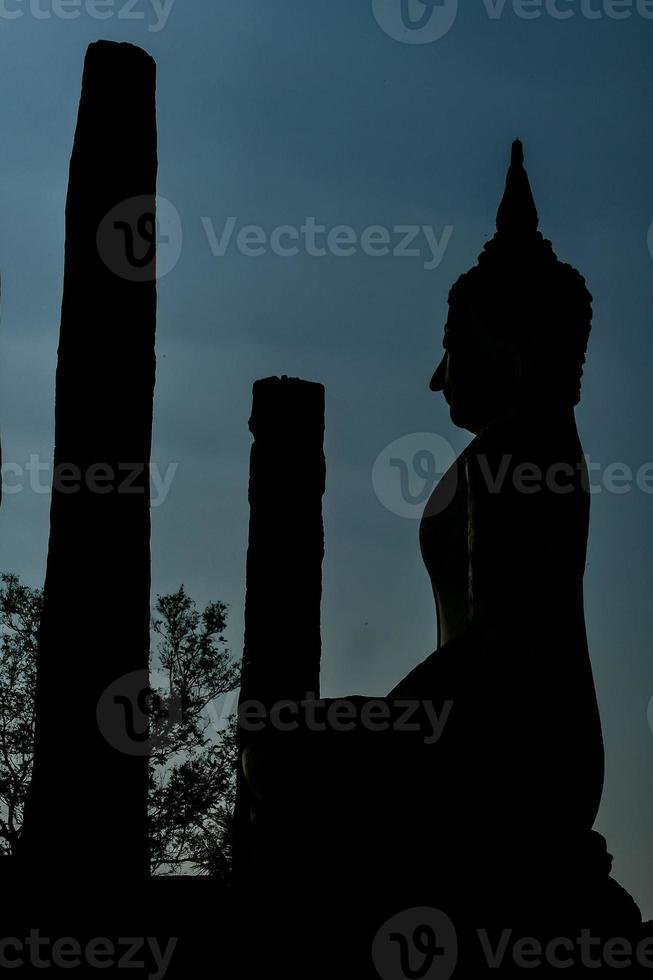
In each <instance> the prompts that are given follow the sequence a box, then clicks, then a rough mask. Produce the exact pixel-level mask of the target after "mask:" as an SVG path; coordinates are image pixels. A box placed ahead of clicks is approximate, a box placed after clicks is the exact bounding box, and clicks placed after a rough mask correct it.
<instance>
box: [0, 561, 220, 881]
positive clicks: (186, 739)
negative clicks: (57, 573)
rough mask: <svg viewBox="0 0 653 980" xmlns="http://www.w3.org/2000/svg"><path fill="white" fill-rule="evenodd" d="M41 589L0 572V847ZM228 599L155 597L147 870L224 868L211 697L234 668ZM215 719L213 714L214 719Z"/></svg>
mask: <svg viewBox="0 0 653 980" xmlns="http://www.w3.org/2000/svg"><path fill="white" fill-rule="evenodd" d="M42 608H43V592H42V590H40V589H31V588H29V587H28V586H26V585H23V584H22V583H21V582H20V581H19V579H18V577H17V576H16V575H12V574H4V575H2V576H0V854H4V855H11V854H14V853H15V849H16V844H17V841H18V839H19V837H20V833H21V827H22V820H23V808H24V804H25V797H26V794H27V789H28V786H29V782H30V779H31V774H32V763H33V756H34V721H35V718H34V713H35V693H36V672H37V650H38V632H39V625H40V620H41V612H42ZM227 614H228V609H227V607H226V606H225V605H224V603H221V602H211V603H209V604H208V605H207V606H206V608H205V609H204V611H203V612H199V611H198V610H197V608H196V605H195V603H194V601H193V600H192V599H191V597H190V596H189V595H188V594H187V593H186V591H185V589H184V587H183V586H181V587H180V588H179V589H178V591H177V592H174V593H172V594H170V595H163V596H158V597H157V602H156V607H155V615H154V616H153V618H152V633H153V636H154V637H155V638H156V643H155V646H154V650H153V652H152V655H151V663H150V666H151V670H152V674H153V676H154V677H157V678H158V680H159V681H160V684H159V685H158V686H155V685H153V687H152V698H151V702H152V705H153V711H152V717H151V735H152V753H151V758H150V768H149V844H150V852H151V870H152V873H154V874H178V873H181V872H191V873H196V874H198V873H199V874H211V875H216V876H219V877H221V878H227V877H228V875H229V871H230V866H231V821H232V812H233V803H234V795H235V763H236V736H235V719H234V718H233V717H231V718H219V717H218V716H217V711H216V708H215V704H216V700H217V699H218V698H220V697H221V696H223V695H226V694H228V693H229V692H231V691H233V690H234V689H235V688H236V687H237V685H238V680H239V670H238V668H237V666H236V665H235V664H233V663H232V661H231V659H230V655H229V651H228V649H227V646H226V642H225V639H224V631H225V628H226V624H227ZM216 722H217V723H216Z"/></svg>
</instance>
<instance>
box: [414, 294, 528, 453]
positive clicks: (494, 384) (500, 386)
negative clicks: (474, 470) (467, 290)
mask: <svg viewBox="0 0 653 980" xmlns="http://www.w3.org/2000/svg"><path fill="white" fill-rule="evenodd" d="M444 347H445V354H444V357H443V359H442V361H441V363H440V364H439V365H438V367H437V368H436V370H435V373H434V375H433V378H432V379H431V385H430V387H431V390H432V391H441V392H442V393H443V394H444V397H445V399H446V401H447V403H448V405H449V410H450V414H451V420H452V422H453V423H454V425H457V426H459V427H460V428H463V429H468V430H469V431H470V432H473V433H474V434H475V435H477V434H478V433H479V432H481V431H482V430H483V429H485V428H487V426H488V425H491V424H492V423H493V422H495V421H498V420H499V419H502V418H506V417H509V416H510V415H513V414H514V413H515V412H516V411H518V408H519V405H520V403H521V401H522V398H523V394H524V390H525V384H526V383H527V380H528V373H529V372H528V369H529V358H528V356H527V354H526V353H525V352H524V351H521V350H518V349H517V347H516V346H515V345H514V344H513V343H511V342H510V341H509V340H508V339H507V338H505V337H502V336H501V334H500V333H498V332H496V331H494V330H490V329H488V327H487V325H486V324H485V323H484V322H483V319H482V318H481V316H480V314H479V312H478V310H476V309H475V308H474V307H473V306H472V305H470V304H468V303H462V302H460V301H458V302H456V303H455V304H453V305H452V307H451V309H450V313H449V318H448V320H447V324H446V327H445V335H444Z"/></svg>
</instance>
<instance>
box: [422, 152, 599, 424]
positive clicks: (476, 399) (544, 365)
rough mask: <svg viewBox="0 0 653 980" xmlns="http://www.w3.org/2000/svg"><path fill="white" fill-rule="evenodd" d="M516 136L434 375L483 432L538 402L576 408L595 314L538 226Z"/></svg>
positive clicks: (457, 289)
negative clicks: (486, 234) (492, 224)
mask: <svg viewBox="0 0 653 980" xmlns="http://www.w3.org/2000/svg"><path fill="white" fill-rule="evenodd" d="M538 223H539V220H538V215H537V209H536V207H535V202H534V200H533V195H532V192H531V188H530V183H529V180H528V175H527V173H526V171H525V169H524V156H523V150H522V145H521V143H520V141H519V140H516V141H515V143H514V144H513V147H512V160H511V163H510V168H509V170H508V176H507V179H506V189H505V193H504V195H503V199H502V201H501V204H500V206H499V210H498V213H497V230H496V234H495V235H494V237H493V238H492V239H491V240H490V241H489V242H488V243H487V244H486V245H485V247H484V249H483V251H482V253H481V255H480V256H479V258H478V263H477V265H475V266H474V268H472V269H470V271H469V272H466V273H464V274H463V275H462V276H461V277H460V278H459V279H458V280H457V281H456V282H455V283H454V285H453V287H452V289H451V292H450V294H449V315H448V318H447V322H446V325H445V330H444V342H443V343H444V348H445V354H444V357H443V359H442V362H441V363H440V364H439V366H438V367H437V369H436V371H435V374H434V375H433V378H432V380H431V389H432V390H433V391H442V392H443V393H444V396H445V398H446V400H447V402H448V404H449V407H450V412H451V418H452V421H453V422H454V423H455V424H456V425H458V426H460V427H461V428H465V429H469V430H470V432H473V433H478V432H480V431H482V430H483V429H485V428H487V426H488V425H491V424H492V423H493V422H495V421H498V420H500V419H504V418H508V417H511V416H514V415H516V414H519V413H520V412H524V411H529V410H533V409H540V410H545V411H546V410H550V409H553V408H556V407H564V406H567V407H568V408H569V409H572V408H573V406H574V405H576V404H577V403H578V401H579V399H580V383H581V376H582V373H583V364H584V362H585V352H586V350H587V341H588V338H589V332H590V324H591V319H592V297H591V296H590V294H589V292H588V290H587V287H586V285H585V280H584V278H583V277H582V276H581V275H580V273H579V272H577V271H576V270H575V269H573V268H572V267H571V266H570V265H566V264H565V263H563V262H560V261H559V260H558V258H557V257H556V255H555V253H554V251H553V248H552V246H551V242H549V241H547V240H546V239H545V238H543V236H542V234H541V233H540V232H539V231H538Z"/></svg>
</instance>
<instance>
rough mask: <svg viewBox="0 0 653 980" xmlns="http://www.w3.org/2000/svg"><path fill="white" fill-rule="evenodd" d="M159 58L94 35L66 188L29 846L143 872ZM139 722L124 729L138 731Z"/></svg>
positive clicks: (25, 851)
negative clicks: (156, 87) (156, 111)
mask: <svg viewBox="0 0 653 980" xmlns="http://www.w3.org/2000/svg"><path fill="white" fill-rule="evenodd" d="M155 77H156V67H155V63H154V61H153V60H152V58H150V56H149V55H147V54H146V53H145V52H144V51H142V50H140V49H139V48H136V47H133V46H132V45H129V44H117V43H111V42H107V41H100V42H98V43H96V44H92V45H91V46H90V47H89V49H88V52H87V56H86V62H85V66H84V77H83V82H82V94H81V102H80V106H79V114H78V120H77V130H76V133H75V142H74V147H73V153H72V159H71V164H70V177H69V186H68V199H67V204H66V252H65V271H64V292H63V305H62V316H61V332H60V342H59V352H58V366H57V377H56V404H55V452H54V478H53V491H52V505H51V527H50V543H49V552H48V563H47V575H46V582H45V605H44V611H43V621H42V628H41V638H40V648H39V684H38V697H37V731H36V756H35V766H34V780H33V784H32V793H31V798H30V800H29V803H28V807H27V813H26V818H25V826H24V837H23V847H22V855H23V860H24V861H25V862H26V864H28V865H29V866H30V867H32V868H34V869H35V870H38V871H40V872H42V873H45V874H61V875H62V877H64V876H65V877H66V878H68V877H70V876H71V875H72V876H73V877H75V876H86V875H89V876H93V877H96V878H102V876H115V877H117V878H120V879H121V880H122V881H125V879H128V878H130V877H131V878H144V877H145V875H146V874H147V870H148V857H147V838H146V816H147V766H148V760H147V729H146V728H145V729H144V727H143V718H144V717H145V715H144V714H143V713H142V712H141V710H140V709H141V707H142V705H143V701H142V700H139V697H140V698H141V699H142V696H143V692H144V688H145V685H146V683H147V677H148V673H147V672H148V661H149V617H150V491H149V459H150V448H151V435H152V404H153V394H154V376H155V354H154V337H155V326H156V279H155V277H156V267H155V233H154V213H155V194H156V174H157V150H156V113H155ZM132 736H133V737H132Z"/></svg>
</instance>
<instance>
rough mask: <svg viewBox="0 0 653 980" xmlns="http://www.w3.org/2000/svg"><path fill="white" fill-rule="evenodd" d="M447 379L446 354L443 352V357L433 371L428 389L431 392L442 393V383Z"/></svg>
mask: <svg viewBox="0 0 653 980" xmlns="http://www.w3.org/2000/svg"><path fill="white" fill-rule="evenodd" d="M446 377H447V352H446V351H445V352H444V357H443V358H442V360H441V361H440V363H439V364H438V366H437V367H436V369H435V373H434V375H433V377H432V378H431V383H430V385H429V388H430V389H431V391H442V389H443V388H444V383H445V381H446Z"/></svg>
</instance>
